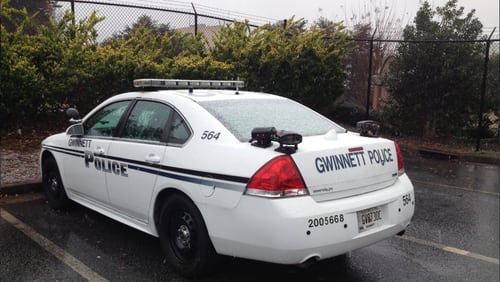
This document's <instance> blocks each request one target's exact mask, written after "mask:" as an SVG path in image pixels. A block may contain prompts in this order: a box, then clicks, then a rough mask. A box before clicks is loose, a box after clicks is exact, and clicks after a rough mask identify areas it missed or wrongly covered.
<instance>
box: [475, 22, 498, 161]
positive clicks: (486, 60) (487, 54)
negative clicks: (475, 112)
mask: <svg viewBox="0 0 500 282" xmlns="http://www.w3.org/2000/svg"><path fill="white" fill-rule="evenodd" d="M495 29H496V27H495V28H494V29H493V31H491V34H490V36H489V37H488V41H486V51H485V55H484V69H483V81H482V84H481V102H480V104H479V117H478V118H479V124H478V126H477V140H476V152H477V151H479V149H480V147H481V133H482V132H483V114H484V96H485V95H486V80H487V79H488V64H489V61H490V44H491V37H492V36H493V33H494V32H495Z"/></svg>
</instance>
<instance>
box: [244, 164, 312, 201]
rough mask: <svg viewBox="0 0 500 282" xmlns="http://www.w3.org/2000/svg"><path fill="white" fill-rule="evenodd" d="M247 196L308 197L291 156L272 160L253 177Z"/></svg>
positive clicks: (246, 192)
mask: <svg viewBox="0 0 500 282" xmlns="http://www.w3.org/2000/svg"><path fill="white" fill-rule="evenodd" d="M245 194H247V195H253V196H261V197H269V198H282V197H292V196H302V195H307V189H306V185H305V184H304V180H302V176H301V175H300V172H299V169H298V168H297V166H296V165H295V163H294V161H293V160H292V158H291V157H290V156H289V155H282V156H279V157H276V158H274V159H272V160H270V161H269V162H268V163H266V164H265V165H264V166H262V167H261V168H260V169H259V170H258V171H257V172H256V173H255V174H254V176H252V178H251V179H250V181H249V182H248V185H247V189H246V191H245Z"/></svg>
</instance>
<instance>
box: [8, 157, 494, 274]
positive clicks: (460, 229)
mask: <svg viewBox="0 0 500 282" xmlns="http://www.w3.org/2000/svg"><path fill="white" fill-rule="evenodd" d="M405 161H406V171H407V173H408V175H409V176H410V178H411V179H412V181H413V184H414V187H415V196H416V212H415V216H414V218H413V221H412V224H411V225H410V227H409V229H408V230H407V232H406V234H405V235H404V236H401V237H394V238H392V239H389V240H385V241H382V242H379V243H377V244H375V245H372V246H370V247H366V248H363V249H360V250H356V251H353V252H352V253H350V254H348V255H346V256H342V257H338V258H335V259H332V260H326V261H322V262H319V263H316V264H313V265H311V266H309V267H305V268H300V267H297V266H283V265H276V264H268V263H262V262H255V261H249V260H243V259H236V258H229V257H223V258H221V259H220V263H219V264H218V268H217V269H214V271H213V273H212V274H211V275H210V276H208V277H206V278H205V279H206V280H205V281H333V280H335V281H403V280H404V281H498V280H499V220H498V218H499V186H500V180H499V174H500V173H499V167H498V166H497V165H486V164H476V163H460V162H455V161H446V160H434V159H423V158H420V157H408V158H406V160H405ZM0 212H1V214H0V249H1V256H0V280H2V281H33V280H38V281H49V280H51V281H55V280H58V281H80V280H83V281H84V280H91V281H99V280H102V281H105V280H109V281H152V280H154V281H184V279H183V278H182V277H180V276H178V275H177V274H176V273H174V272H173V271H172V270H171V269H169V267H168V266H167V265H166V264H165V262H164V258H163V255H162V252H161V250H160V248H159V241H158V239H156V238H154V237H151V236H149V235H146V234H144V233H142V232H140V231H136V230H134V229H132V228H129V227H127V226H125V225H123V224H120V223H118V222H115V221H113V220H111V219H108V218H106V217H104V216H101V215H100V214H97V213H95V212H93V211H90V210H88V209H86V208H84V207H81V206H77V207H75V208H74V209H73V210H71V211H70V212H56V211H54V210H52V209H50V208H49V207H48V205H47V203H46V201H45V198H44V196H43V194H41V193H39V192H35V193H28V194H22V195H19V196H9V197H6V198H3V199H0ZM283 236H286V234H283Z"/></svg>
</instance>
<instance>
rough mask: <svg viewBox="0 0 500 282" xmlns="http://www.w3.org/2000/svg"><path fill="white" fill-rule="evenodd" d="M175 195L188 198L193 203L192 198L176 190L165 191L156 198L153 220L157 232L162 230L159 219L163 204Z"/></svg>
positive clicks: (167, 189)
mask: <svg viewBox="0 0 500 282" xmlns="http://www.w3.org/2000/svg"><path fill="white" fill-rule="evenodd" d="M174 194H178V195H183V196H185V197H186V198H188V199H189V200H190V201H192V200H191V198H190V197H189V196H188V195H186V193H184V192H182V191H180V190H178V189H176V188H166V189H163V190H162V191H161V192H160V193H159V194H158V196H157V197H156V201H155V206H154V210H153V218H154V221H155V227H156V230H159V228H160V226H159V222H160V220H159V219H160V213H161V208H162V206H163V203H165V200H166V199H167V198H168V197H170V196H172V195H174ZM195 206H196V205H195Z"/></svg>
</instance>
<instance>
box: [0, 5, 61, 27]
mask: <svg viewBox="0 0 500 282" xmlns="http://www.w3.org/2000/svg"><path fill="white" fill-rule="evenodd" d="M0 5H1V8H0V9H10V10H11V11H15V10H18V11H23V10H24V11H25V12H26V13H27V14H28V15H30V16H31V17H32V21H33V23H34V24H35V25H46V26H50V17H51V16H52V14H53V13H54V1H52V0H43V1H40V0H2V3H1V4H0ZM24 19H25V17H24V15H23V14H22V13H5V12H2V13H1V15H0V21H1V23H2V25H3V26H4V27H5V29H6V30H7V31H9V32H14V31H15V30H16V28H17V25H18V24H19V23H21V22H23V21H24ZM24 31H25V32H29V33H31V34H32V33H34V29H25V30H24Z"/></svg>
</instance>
